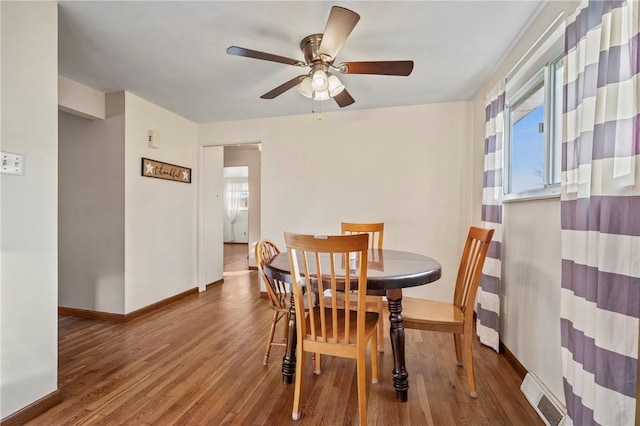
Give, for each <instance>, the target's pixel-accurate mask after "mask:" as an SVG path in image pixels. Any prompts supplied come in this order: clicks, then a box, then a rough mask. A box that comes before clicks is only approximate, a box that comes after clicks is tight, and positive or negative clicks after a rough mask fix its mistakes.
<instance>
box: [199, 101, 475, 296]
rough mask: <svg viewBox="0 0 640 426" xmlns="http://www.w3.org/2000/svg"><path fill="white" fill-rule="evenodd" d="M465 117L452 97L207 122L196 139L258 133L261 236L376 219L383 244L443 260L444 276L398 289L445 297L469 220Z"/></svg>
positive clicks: (226, 139)
mask: <svg viewBox="0 0 640 426" xmlns="http://www.w3.org/2000/svg"><path fill="white" fill-rule="evenodd" d="M274 102H275V101H274ZM470 123H471V104H470V103H467V102H458V103H447V104H436V105H421V106H412V107H399V108H385V109H375V110H363V111H349V110H344V111H340V112H335V113H326V114H324V120H322V121H318V120H316V118H315V116H314V115H312V114H304V115H297V116H290V117H278V118H270V119H261V120H246V121H235V122H224V123H208V124H203V125H200V131H199V133H200V137H199V142H200V144H202V145H210V144H230V143H240V142H245V141H260V142H261V144H262V152H261V163H262V179H261V188H262V189H261V194H262V197H261V201H262V202H261V211H262V215H261V237H263V238H269V239H272V240H274V241H275V242H276V243H277V244H278V245H279V246H280V247H281V248H284V237H283V232H284V231H293V232H303V233H314V234H317V233H325V234H331V233H334V234H338V233H340V222H341V221H354V222H368V221H372V222H375V221H382V222H385V246H386V247H388V248H395V249H400V250H408V251H414V252H418V253H423V254H426V255H430V256H433V257H434V258H436V259H438V260H439V261H440V262H441V264H442V265H443V273H444V278H443V279H441V280H439V281H438V282H436V283H433V284H430V285H428V286H422V287H418V288H415V289H412V290H410V291H408V292H407V293H409V294H414V295H422V296H425V297H427V296H428V297H434V298H438V299H442V300H450V299H451V297H452V294H453V279H454V277H455V274H456V271H457V267H458V262H459V261H460V251H461V250H462V243H463V239H464V237H465V236H466V233H467V230H468V226H469V222H470V215H469V210H470V208H471V203H470V201H471V191H470V184H471V173H470V169H471V163H470V161H471V157H470V150H469V149H467V147H468V144H469V137H470V132H469V128H470ZM443 158H446V159H447V161H443V160H442V159H443ZM477 208H479V207H477Z"/></svg>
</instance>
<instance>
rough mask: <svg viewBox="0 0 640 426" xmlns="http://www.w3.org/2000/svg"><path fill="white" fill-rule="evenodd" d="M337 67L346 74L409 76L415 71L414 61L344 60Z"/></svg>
mask: <svg viewBox="0 0 640 426" xmlns="http://www.w3.org/2000/svg"><path fill="white" fill-rule="evenodd" d="M336 68H338V69H339V70H340V72H343V73H345V74H379V75H402V76H408V75H409V74H411V71H413V61H373V62H344V63H341V64H340V65H338V66H337V67H336ZM343 69H344V71H343Z"/></svg>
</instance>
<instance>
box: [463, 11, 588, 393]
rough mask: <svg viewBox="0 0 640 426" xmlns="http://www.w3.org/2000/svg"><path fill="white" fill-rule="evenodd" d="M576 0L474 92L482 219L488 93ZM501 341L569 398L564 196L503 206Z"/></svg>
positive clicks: (542, 22)
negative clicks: (563, 328)
mask: <svg viewBox="0 0 640 426" xmlns="http://www.w3.org/2000/svg"><path fill="white" fill-rule="evenodd" d="M576 4H577V2H575V1H568V2H564V1H553V2H548V3H547V4H546V5H545V7H544V8H543V9H542V11H541V12H540V14H539V15H538V17H537V18H536V19H535V20H534V21H533V22H532V23H531V25H530V27H529V28H528V29H526V30H525V31H524V32H523V35H522V37H521V39H520V40H519V41H517V43H515V44H514V47H513V48H512V49H511V51H510V52H508V54H507V55H506V57H505V59H504V61H503V62H502V63H501V64H500V65H499V67H498V69H497V71H496V72H495V73H494V74H493V76H492V77H491V79H490V80H489V81H488V82H487V83H486V84H485V85H484V87H483V88H482V89H481V90H480V91H479V92H478V93H477V94H476V97H475V98H474V111H475V114H474V118H475V119H474V125H473V129H474V140H475V143H474V144H473V148H474V149H475V150H476V151H475V152H474V155H473V168H474V184H473V187H474V192H473V194H474V195H473V205H474V206H475V207H474V208H473V213H474V215H475V216H476V217H475V219H474V220H475V221H479V220H480V214H479V212H480V209H479V206H480V205H481V204H482V198H481V196H482V191H481V188H482V168H483V149H484V144H483V140H484V117H485V115H484V98H485V96H486V95H487V93H488V92H489V91H490V90H491V88H492V87H494V86H495V85H496V84H497V83H498V81H499V80H500V79H502V78H504V77H505V76H506V75H507V74H508V73H509V72H510V70H511V69H512V68H513V67H514V66H515V65H516V64H517V63H518V61H519V60H520V59H521V58H522V57H523V56H524V55H525V54H526V53H527V50H529V48H530V47H531V46H533V45H534V44H535V42H536V40H538V38H539V37H540V36H541V35H542V34H543V33H544V31H545V30H546V29H547V27H548V26H549V25H550V24H551V23H552V22H553V21H554V20H555V19H556V17H557V16H558V15H559V14H560V13H565V17H566V16H568V14H569V13H570V12H571V11H573V10H574V9H575V7H576ZM503 226H504V228H503V232H504V235H503V264H502V290H501V293H502V294H501V299H502V311H503V312H502V316H501V319H500V328H501V335H500V339H501V341H502V342H503V343H504V344H505V345H506V346H507V347H508V348H509V350H510V351H511V352H512V353H513V354H514V355H515V356H516V358H518V360H519V361H520V362H521V363H522V364H523V365H524V367H525V368H527V370H528V371H529V372H531V373H533V374H535V375H536V376H538V377H539V378H540V379H541V380H542V382H543V383H544V384H545V385H546V386H547V387H548V388H549V389H550V390H551V392H552V393H553V394H554V395H555V397H556V398H558V399H559V400H560V401H564V393H563V388H562V363H561V358H560V301H559V299H560V279H561V257H560V256H561V255H560V199H559V198H553V199H548V200H528V201H517V202H509V203H505V204H504V209H503Z"/></svg>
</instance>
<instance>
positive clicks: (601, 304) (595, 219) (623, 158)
mask: <svg viewBox="0 0 640 426" xmlns="http://www.w3.org/2000/svg"><path fill="white" fill-rule="evenodd" d="M639 25H640V15H639V14H638V1H637V0H635V1H589V2H587V1H585V0H583V2H582V3H581V4H580V6H579V7H578V9H577V10H576V12H575V13H574V14H573V15H572V16H571V17H570V18H569V19H568V21H567V29H566V34H565V55H566V56H565V61H566V62H565V86H564V94H565V96H564V99H565V100H564V107H563V115H564V124H565V125H564V135H563V136H564V137H563V155H562V175H563V176H562V197H561V215H562V290H561V304H560V306H561V313H560V316H561V319H560V320H561V338H562V370H563V378H564V393H565V400H566V406H567V412H568V415H569V417H571V419H572V420H573V423H574V424H576V425H591V424H600V425H632V424H634V416H635V411H636V401H635V395H636V380H637V379H636V378H637V376H636V374H637V366H638V364H637V357H638V317H639V311H640V176H639V175H640V114H639V107H638V105H639V104H640V54H639V52H640V42H639V39H638V37H639V36H638V26H639Z"/></svg>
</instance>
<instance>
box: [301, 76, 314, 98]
mask: <svg viewBox="0 0 640 426" xmlns="http://www.w3.org/2000/svg"><path fill="white" fill-rule="evenodd" d="M298 93H300V94H301V95H302V96H304V97H305V98H309V99H311V98H312V97H313V87H311V77H305V78H304V79H303V80H302V83H300V85H299V86H298Z"/></svg>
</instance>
